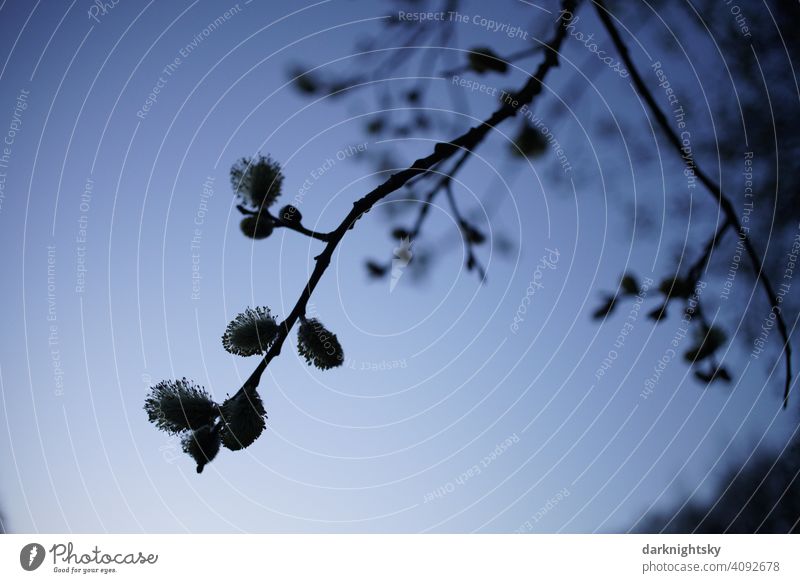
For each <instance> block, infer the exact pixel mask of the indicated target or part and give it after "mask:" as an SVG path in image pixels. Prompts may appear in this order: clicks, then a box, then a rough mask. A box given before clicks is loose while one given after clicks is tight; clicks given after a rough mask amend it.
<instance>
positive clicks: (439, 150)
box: [237, 0, 575, 394]
mask: <svg viewBox="0 0 800 583" xmlns="http://www.w3.org/2000/svg"><path fill="white" fill-rule="evenodd" d="M563 4H564V8H565V9H567V10H568V11H570V12H571V11H572V10H573V9H574V6H575V0H565V1H564V2H563ZM563 17H564V14H563V13H562V15H561V16H560V17H559V19H558V21H557V23H556V32H555V33H554V35H553V38H552V39H551V40H550V41H549V43H547V45H546V46H545V57H544V59H543V61H542V63H541V64H540V65H539V67H538V68H537V69H536V71H535V72H534V74H533V75H532V76H531V78H530V79H529V80H528V81H527V83H526V84H525V86H524V87H523V88H522V90H521V91H520V92H519V93H518V94H517V98H518V100H517V102H516V103H515V105H516V106H517V107H514V106H512V105H511V104H510V103H503V105H502V106H501V107H500V108H499V109H498V110H497V111H495V112H494V113H493V114H492V115H491V116H489V118H488V119H486V120H485V121H483V122H482V123H481V124H479V125H477V126H475V127H473V128H471V129H470V130H468V131H467V132H466V133H464V134H462V135H461V136H459V137H458V138H456V139H455V140H453V141H451V142H440V143H438V144H436V147H435V148H434V150H433V153H432V154H430V155H428V156H426V157H424V158H420V159H418V160H416V161H415V162H414V163H413V164H412V165H411V166H409V167H408V168H406V169H405V170H402V171H400V172H397V173H396V174H392V175H391V176H390V177H389V179H388V180H386V181H385V182H384V183H383V184H381V185H379V186H378V187H376V188H375V189H373V190H372V191H370V192H369V193H368V194H366V195H365V196H363V197H362V198H360V199H359V200H357V201H356V202H354V203H353V208H352V209H351V210H350V212H349V213H348V214H347V216H346V217H345V218H344V219H343V220H342V222H341V223H340V224H339V226H338V227H336V229H334V230H333V231H331V232H330V233H329V236H330V240H329V241H328V242H327V244H326V245H325V248H324V249H323V250H322V253H320V254H319V255H318V256H317V257H316V258H315V260H316V264H315V266H314V269H313V271H312V272H311V276H310V277H309V280H308V283H307V284H306V285H305V287H304V288H303V291H302V292H301V294H300V298H299V299H298V300H297V303H296V304H295V306H294V308H293V309H292V311H291V312H290V313H289V315H288V316H286V319H284V320H283V322H281V323H280V324H279V326H278V334H277V336H276V338H275V340H274V341H273V342H272V344H271V345H270V348H269V350H268V351H267V353H266V354H265V355H264V357H263V358H262V359H261V361H260V362H259V363H258V366H257V367H256V369H255V370H254V371H253V373H252V374H251V375H250V376H249V377H248V379H247V380H246V381H245V382H244V384H243V385H242V388H241V389H239V392H242V391H244V392H249V391H255V390H256V388H257V387H258V384H259V382H260V380H261V375H262V374H263V373H264V370H266V368H267V365H269V363H270V362H272V360H273V359H274V358H275V357H276V356H278V355H279V354H280V353H281V348H282V347H283V343H284V342H285V341H286V338H287V337H288V335H289V331H290V330H291V329H292V328H293V327H294V325H295V323H296V322H297V320H298V319H299V318H300V317H301V316H302V315H303V314H305V311H306V305H307V304H308V300H309V299H310V298H311V294H313V293H314V289H315V288H316V287H317V285H318V284H319V282H320V280H321V279H322V276H323V275H324V274H325V271H326V270H327V268H328V266H329V265H330V263H331V259H332V257H333V253H334V251H335V250H336V248H337V247H338V245H339V243H340V242H341V241H342V239H343V238H344V236H345V235H346V234H347V231H349V230H350V229H352V228H353V227H354V226H355V224H356V222H357V221H358V220H359V219H360V218H361V217H363V216H364V214H366V213H368V212H369V211H370V210H371V209H372V207H373V206H374V205H375V204H376V203H378V202H379V201H380V200H381V199H383V198H384V197H386V196H388V195H390V194H391V193H393V192H395V191H396V190H398V189H400V188H402V187H403V186H404V185H405V184H406V183H407V182H408V181H409V180H411V179H412V178H414V177H415V176H418V175H420V174H423V173H425V172H427V171H429V170H430V168H431V167H433V166H434V165H435V164H437V163H439V162H442V161H444V160H447V159H448V158H450V157H451V156H453V155H454V154H455V153H456V152H458V151H459V150H472V149H474V148H475V147H476V146H477V145H478V144H479V143H480V142H481V141H483V139H484V138H485V137H486V136H487V135H488V134H489V132H490V131H491V130H492V129H493V128H495V127H496V126H498V125H499V124H500V123H502V122H503V121H505V120H507V119H508V118H511V117H514V116H515V115H516V113H517V109H518V108H519V107H521V106H522V105H523V104H525V105H528V104H530V103H531V102H532V101H533V99H534V97H536V96H537V95H539V94H540V93H541V92H542V88H543V81H544V78H545V77H546V76H547V73H548V72H549V71H550V70H551V69H552V68H554V67H557V66H558V64H559V59H558V52H559V49H560V48H561V45H562V43H563V42H564V39H565V37H566V35H567V30H566V27H565V21H564V18H563ZM237 394H238V393H237Z"/></svg>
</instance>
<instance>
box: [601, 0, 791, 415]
mask: <svg viewBox="0 0 800 583" xmlns="http://www.w3.org/2000/svg"><path fill="white" fill-rule="evenodd" d="M594 4H595V9H596V11H597V15H598V16H599V17H600V21H601V22H602V23H603V26H604V27H605V29H606V31H607V32H608V34H609V36H610V37H611V40H612V42H613V43H614V46H615V47H616V48H617V51H618V52H619V54H620V57H621V58H622V60H623V61H624V62H625V65H626V66H627V67H628V72H629V73H630V75H631V79H632V80H633V84H634V86H635V87H636V90H637V91H638V93H639V95H640V96H641V97H642V99H644V101H645V103H646V104H647V107H648V108H649V109H650V111H651V113H652V114H653V117H655V119H656V121H657V122H658V125H659V126H660V127H661V129H662V131H663V132H664V134H665V135H666V137H667V139H668V140H669V142H670V144H672V146H673V147H674V148H675V150H676V152H677V153H678V155H679V156H680V157H681V159H682V160H683V161H684V163H685V165H686V167H687V168H689V169H690V170H691V171H692V172H694V174H695V176H696V177H697V179H698V180H699V181H700V182H701V183H702V184H703V185H704V186H705V187H706V189H707V190H708V192H709V193H710V194H711V196H713V197H714V198H715V199H716V201H717V204H718V205H719V207H720V208H721V209H722V211H723V212H724V213H725V217H726V218H727V220H728V222H729V223H730V226H731V227H732V228H733V229H734V230H735V231H736V232H737V233H739V234H740V236H741V238H742V242H743V244H744V247H745V250H746V251H747V255H748V257H749V259H750V262H751V263H752V264H753V271H754V272H755V274H756V277H757V279H758V281H759V282H760V284H761V287H762V288H763V289H764V293H765V294H766V296H767V298H768V299H769V303H770V306H771V308H772V311H773V312H775V316H776V318H777V321H778V330H779V332H780V334H781V337H782V339H783V352H784V356H785V357H786V382H785V385H784V391H783V407H784V409H785V408H786V406H787V405H788V403H789V390H790V388H791V384H792V345H791V343H790V342H789V329H788V327H787V325H786V321H785V320H784V318H783V315H782V313H781V306H780V302H779V301H778V297H777V295H776V294H775V290H774V288H773V287H772V282H771V281H770V279H769V277H768V276H767V274H766V272H765V270H764V265H763V263H762V261H761V257H760V256H759V254H758V252H757V251H756V249H755V247H754V246H753V243H752V241H751V240H750V237H749V236H748V235H747V233H745V232H744V231H742V225H741V222H740V221H739V217H738V216H737V214H736V209H735V208H734V206H733V203H732V202H731V200H730V199H729V198H728V197H727V196H725V194H724V193H723V192H722V189H721V188H720V186H719V185H718V184H717V183H716V182H714V180H712V179H711V177H710V176H708V175H707V174H706V173H705V172H704V171H703V170H702V169H701V168H700V167H699V166H698V165H697V163H696V161H695V159H694V156H693V155H692V154H691V153H686V152H683V149H682V145H681V140H680V138H679V137H678V134H677V133H676V132H675V130H674V129H673V128H672V126H670V124H669V121H668V120H667V116H666V115H665V114H664V112H663V111H661V108H660V107H659V106H658V103H657V102H656V100H655V98H654V97H653V94H652V93H651V92H650V90H649V89H648V88H647V85H646V84H645V82H644V80H643V79H642V76H641V75H640V73H639V71H638V69H637V68H636V65H635V64H634V62H633V59H632V58H631V56H630V53H629V51H628V47H627V45H626V44H625V41H623V40H622V37H621V36H620V34H619V31H618V30H617V27H616V25H615V24H614V21H613V19H612V17H611V14H610V13H609V12H608V10H607V9H606V7H605V3H604V2H603V0H594Z"/></svg>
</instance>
